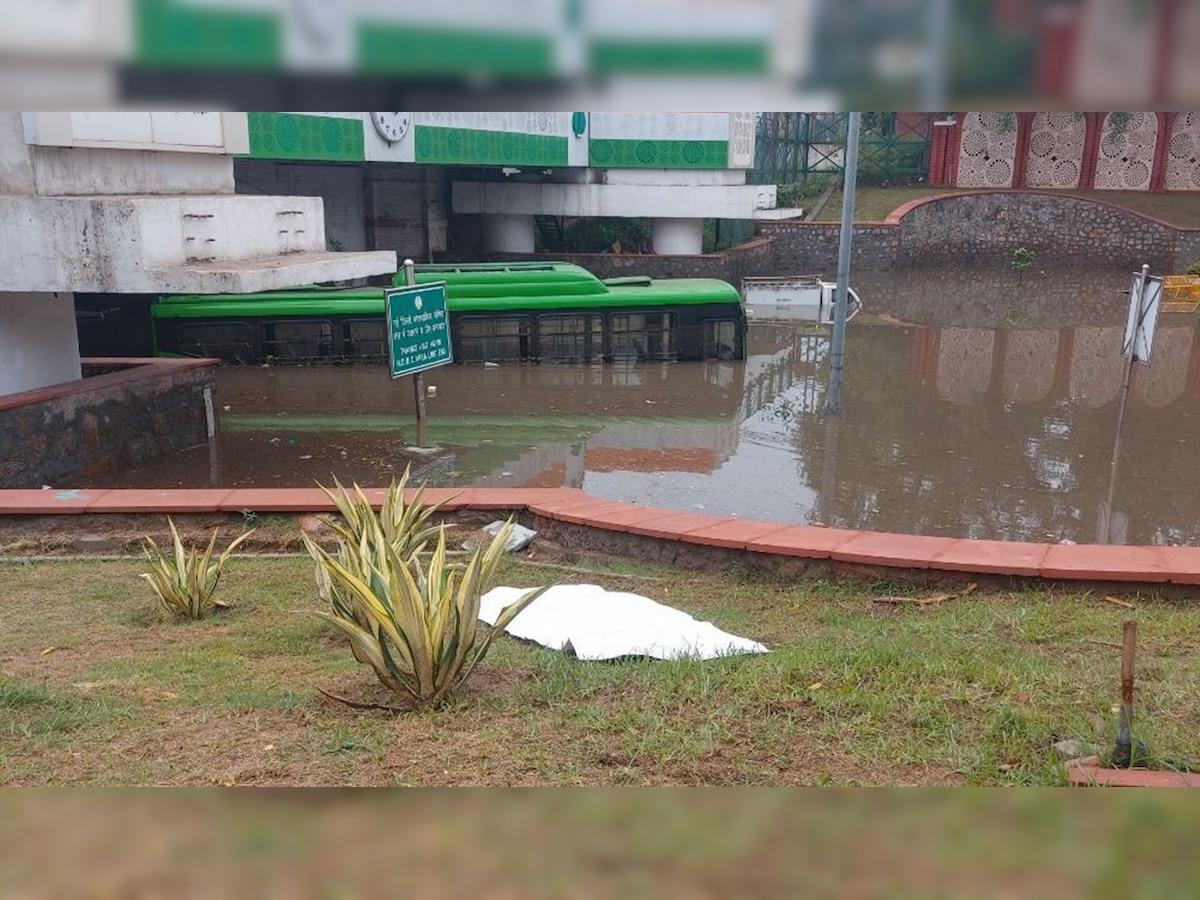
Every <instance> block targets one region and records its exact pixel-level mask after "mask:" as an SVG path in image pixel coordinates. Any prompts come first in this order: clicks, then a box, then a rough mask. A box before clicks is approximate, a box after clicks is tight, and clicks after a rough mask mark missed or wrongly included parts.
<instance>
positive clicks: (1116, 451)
mask: <svg viewBox="0 0 1200 900" xmlns="http://www.w3.org/2000/svg"><path fill="white" fill-rule="evenodd" d="M1149 277H1150V266H1149V265H1144V266H1142V277H1141V278H1139V279H1138V284H1137V292H1136V293H1137V296H1134V297H1130V298H1129V303H1130V305H1131V306H1136V309H1137V312H1136V314H1135V317H1134V328H1133V332H1132V334H1131V335H1130V339H1129V348H1128V352H1127V353H1126V354H1125V374H1124V375H1123V376H1122V378H1121V405H1120V407H1119V408H1118V410H1117V436H1116V438H1115V439H1114V440H1113V456H1112V468H1111V469H1110V470H1109V475H1108V499H1107V500H1106V501H1105V506H1104V508H1105V513H1106V515H1105V516H1104V517H1102V518H1104V519H1106V522H1105V526H1106V529H1105V530H1107V531H1109V533H1110V534H1111V530H1112V525H1111V523H1112V519H1113V508H1112V505H1113V497H1114V496H1115V494H1116V492H1117V463H1118V462H1119V461H1120V459H1121V428H1122V427H1123V426H1124V424H1125V403H1126V401H1127V400H1129V382H1130V379H1131V378H1132V376H1133V348H1134V345H1135V344H1136V343H1137V333H1138V319H1139V318H1140V317H1141V314H1142V297H1143V296H1144V295H1145V293H1146V279H1147V278H1149ZM1104 541H1105V543H1109V542H1110V541H1111V538H1110V536H1109V535H1105V537H1104Z"/></svg>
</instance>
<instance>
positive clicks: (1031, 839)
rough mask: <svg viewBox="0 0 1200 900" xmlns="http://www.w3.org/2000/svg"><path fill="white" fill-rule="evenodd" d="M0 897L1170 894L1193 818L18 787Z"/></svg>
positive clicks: (1166, 797) (977, 805)
mask: <svg viewBox="0 0 1200 900" xmlns="http://www.w3.org/2000/svg"><path fill="white" fill-rule="evenodd" d="M5 800H6V803H5V807H6V810H5V812H6V814H5V815H4V816H3V817H2V818H0V843H2V845H3V846H4V847H5V848H6V851H7V852H5V853H4V854H3V857H2V859H3V861H2V862H0V896H2V897H14V898H15V897H20V898H42V897H46V898H49V897H56V898H57V897H70V896H97V897H131V898H132V897H157V896H166V895H168V894H169V895H171V896H172V897H191V896H214V895H217V896H219V895H241V894H245V895H247V896H256V897H276V896H278V897H347V898H349V897H376V896H379V897H383V896H394V895H395V894H396V893H398V892H400V891H401V890H403V891H404V892H406V893H411V892H413V891H415V892H417V894H418V895H419V896H423V897H440V896H446V897H450V896H455V897H457V896H473V897H501V896H503V897H575V896H581V897H582V896H610V895H631V896H650V895H660V894H669V895H671V896H685V897H686V896H701V897H755V896H764V897H765V896H781V895H794V894H798V893H800V892H805V893H809V892H817V891H819V892H821V893H832V892H836V893H837V895H838V896H851V897H872V896H884V895H887V896H907V895H909V894H919V895H929V893H930V892H932V891H936V892H937V893H938V894H939V895H942V894H944V895H947V896H962V895H970V896H983V897H988V896H1018V895H1019V896H1031V895H1042V896H1076V895H1087V896H1108V895H1114V896H1115V895H1116V894H1115V893H1114V892H1117V893H1129V892H1132V891H1134V890H1136V892H1137V896H1139V897H1143V896H1159V895H1162V896H1167V895H1168V894H1170V895H1172V896H1174V895H1177V894H1178V890H1177V888H1180V887H1182V886H1183V885H1184V884H1186V882H1184V881H1183V879H1185V878H1187V876H1188V874H1189V872H1190V853H1189V851H1190V850H1191V845H1192V843H1193V842H1194V837H1195V834H1196V831H1197V824H1198V820H1200V812H1198V811H1197V807H1196V804H1195V803H1194V802H1193V798H1191V797H1189V796H1187V795H1186V794H1183V793H1180V792H1166V791H1160V792H1151V791H1138V790H1133V791H1130V790H1125V791H1121V790H1096V789H1076V790H1069V789H1066V790H1065V789H1015V790H1014V789H972V788H957V789H956V788H947V789H941V788H934V789H855V788H828V789H770V788H712V789H708V788H700V789H695V788H689V789H674V788H661V789H636V788H631V789H619V788H617V789H612V788H606V789H480V790H455V789H437V790H400V789H395V790H393V789H383V790H379V789H373V790H356V789H279V790H276V789H265V790H239V789H232V790H221V789H195V790H192V789H103V788H96V789H74V788H71V789H44V788H42V789H38V788H34V789H10V790H9V791H7V792H6V795H5Z"/></svg>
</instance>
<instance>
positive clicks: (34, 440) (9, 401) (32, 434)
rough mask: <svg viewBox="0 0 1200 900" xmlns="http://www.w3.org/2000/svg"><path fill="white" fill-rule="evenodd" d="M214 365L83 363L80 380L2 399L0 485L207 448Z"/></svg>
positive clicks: (39, 481)
mask: <svg viewBox="0 0 1200 900" xmlns="http://www.w3.org/2000/svg"><path fill="white" fill-rule="evenodd" d="M214 365H216V361H215V360H191V359H189V360H167V359H153V360H147V359H102V360H84V364H83V368H84V375H85V376H87V375H88V374H89V369H91V370H92V371H98V372H102V373H103V374H96V375H94V376H92V377H84V378H83V379H82V380H80V381H74V382H69V383H67V384H62V385H52V386H50V387H45V388H39V389H37V390H33V391H24V392H21V393H18V394H9V395H6V396H3V397H0V487H3V488H28V487H34V488H36V487H41V486H42V485H44V484H51V485H56V486H57V485H61V484H63V483H64V482H68V481H70V480H71V479H74V478H79V477H86V476H88V475H90V474H93V473H95V472H101V471H107V470H109V469H111V468H113V467H115V466H119V465H120V464H122V463H123V462H137V461H140V460H143V459H146V458H149V457H152V456H156V455H158V454H160V453H167V452H170V451H174V450H180V449H183V448H185V447H191V446H194V445H196V444H201V443H204V442H205V441H206V440H207V439H208V419H207V414H206V410H205V401H204V392H205V390H209V391H211V390H212V387H213V383H214V377H213V368H212V367H213V366H214Z"/></svg>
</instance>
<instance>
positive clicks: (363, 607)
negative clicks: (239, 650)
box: [304, 522, 545, 707]
mask: <svg viewBox="0 0 1200 900" xmlns="http://www.w3.org/2000/svg"><path fill="white" fill-rule="evenodd" d="M511 527H512V523H511V522H510V523H508V524H506V525H505V526H504V528H503V529H501V531H500V533H499V534H498V535H497V536H496V537H495V539H494V540H493V541H492V543H491V544H490V545H489V546H488V547H487V548H482V547H481V548H479V549H477V550H476V551H475V552H474V553H473V554H472V556H471V559H470V561H469V562H468V563H467V564H466V566H465V567H464V566H457V565H449V564H447V560H446V533H445V529H444V527H440V528H439V529H438V539H437V545H436V547H435V549H434V551H433V553H432V555H431V556H430V557H429V561H428V563H427V564H422V562H421V558H420V556H418V555H416V554H414V555H412V556H411V557H408V558H405V557H404V556H403V555H402V553H401V552H400V551H398V550H397V549H396V547H395V546H394V545H393V544H392V542H391V541H389V540H388V539H387V537H386V530H385V528H384V527H383V526H382V525H380V524H378V522H377V523H376V524H375V525H374V526H371V524H370V523H369V522H367V523H366V527H364V528H363V529H362V532H361V535H360V538H359V540H358V542H357V544H356V545H354V546H350V547H348V546H345V545H343V546H342V547H341V549H340V552H339V553H338V554H337V555H336V556H335V555H334V554H331V553H329V552H327V551H326V550H324V549H322V548H321V546H320V545H318V544H317V543H315V542H314V541H313V540H311V539H310V538H309V537H308V536H307V535H304V544H305V546H306V547H307V548H308V552H309V553H310V554H311V555H312V557H313V559H314V560H315V561H316V563H317V588H318V592H319V594H320V596H321V599H322V600H324V601H325V602H327V603H328V604H329V609H328V611H325V610H319V611H314V614H315V615H318V616H320V617H321V618H323V619H325V620H327V621H329V622H332V623H333V624H334V625H335V626H337V627H338V628H339V629H340V630H341V631H342V632H343V633H344V634H345V635H346V636H347V637H348V638H349V639H350V645H351V647H352V648H353V650H354V655H355V657H356V658H357V659H358V660H359V661H360V662H364V663H367V664H369V665H370V666H371V668H373V669H374V670H375V674H376V676H378V678H379V680H380V681H381V682H382V683H383V684H385V685H387V687H389V688H390V689H392V690H394V691H397V692H403V693H407V694H410V695H411V696H412V697H413V699H414V700H415V701H416V702H417V704H418V706H423V707H425V706H435V705H437V704H439V703H441V702H443V701H444V700H445V699H446V698H447V697H449V696H450V694H451V693H452V692H453V691H454V690H455V688H457V687H458V686H459V685H461V684H462V683H463V682H464V681H466V679H467V678H468V677H469V676H470V675H471V672H472V671H473V670H474V669H475V666H477V665H478V664H479V662H480V660H482V659H483V658H484V656H486V655H487V652H488V649H489V648H490V647H491V644H492V641H493V639H494V638H495V636H496V635H497V634H499V633H500V632H501V631H503V630H504V628H505V626H506V625H507V624H508V623H509V622H511V621H512V620H513V618H515V617H516V616H517V614H518V613H520V612H521V611H522V610H523V609H525V607H527V606H528V605H529V604H530V603H532V602H533V601H534V600H535V599H537V597H539V596H540V595H541V594H542V592H543V591H544V590H545V588H537V589H535V590H532V591H529V592H528V593H526V594H524V595H522V596H521V597H520V598H519V599H518V600H516V601H515V602H514V603H513V604H512V605H510V606H509V607H508V608H506V609H505V610H504V612H503V613H502V614H501V615H500V617H499V619H497V621H496V623H495V625H494V626H493V627H491V628H489V629H487V631H486V633H484V634H480V632H479V601H480V597H481V596H482V594H483V591H484V587H485V585H486V584H487V582H488V580H489V579H490V578H491V575H492V573H493V572H494V570H495V568H496V564H497V563H498V562H499V561H500V557H501V555H502V554H503V553H504V542H505V540H506V539H507V537H508V534H509V532H510V531H511Z"/></svg>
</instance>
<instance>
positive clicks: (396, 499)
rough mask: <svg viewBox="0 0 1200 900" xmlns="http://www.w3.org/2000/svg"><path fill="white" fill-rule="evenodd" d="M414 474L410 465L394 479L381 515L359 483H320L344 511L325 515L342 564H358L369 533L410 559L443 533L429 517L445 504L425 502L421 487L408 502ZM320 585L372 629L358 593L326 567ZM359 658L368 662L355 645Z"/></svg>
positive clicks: (331, 598) (320, 571) (333, 601)
mask: <svg viewBox="0 0 1200 900" xmlns="http://www.w3.org/2000/svg"><path fill="white" fill-rule="evenodd" d="M408 476H409V469H407V468H406V469H405V470H404V474H403V475H402V476H400V478H399V479H397V480H394V481H393V482H392V484H391V487H390V488H388V492H387V495H386V496H385V497H384V499H383V503H382V504H381V506H380V509H379V513H378V515H376V513H375V510H374V508H373V507H372V506H371V501H370V500H368V499H367V495H366V494H365V493H363V490H362V488H360V487H359V486H358V485H357V484H355V485H353V487H352V488H351V489H350V490H347V489H346V488H345V487H344V486H343V485H342V483H341V482H340V481H338V480H337V478H336V477H335V478H334V480H333V483H334V485H335V487H336V491H334V490H330V489H329V488H327V487H325V486H324V485H318V487H320V488H321V490H322V491H324V492H325V495H326V496H327V497H329V499H330V500H332V501H333V502H334V504H335V505H336V506H337V509H338V512H340V513H341V514H342V520H341V521H338V520H336V519H329V518H324V517H322V518H321V521H322V522H323V523H325V525H327V526H328V527H329V528H330V529H332V530H333V532H334V533H335V534H336V535H337V536H338V538H339V541H338V553H337V559H338V561H339V562H340V563H342V565H344V566H347V567H349V568H353V567H354V564H355V562H356V560H357V557H358V554H359V549H358V548H359V546H360V544H361V543H362V539H363V537H364V536H366V535H374V533H375V532H376V531H378V532H379V533H380V534H381V535H382V537H383V539H384V540H385V541H386V542H387V544H388V546H390V547H392V548H393V549H394V550H395V551H396V554H397V555H398V556H399V557H400V559H401V560H403V561H405V562H407V561H408V560H410V559H411V558H412V557H414V556H415V555H416V554H418V553H421V552H422V551H424V549H425V547H426V545H427V544H428V543H429V541H430V540H432V539H433V537H434V536H435V535H437V533H438V526H436V525H430V524H429V520H430V519H431V518H432V517H433V515H434V514H435V513H436V512H438V510H440V509H441V508H442V504H441V503H434V504H428V505H427V504H425V503H424V502H423V498H424V494H425V489H424V488H423V487H422V488H418V489H417V490H416V492H415V493H414V494H413V498H412V500H411V501H410V502H408V503H405V501H404V490H405V488H406V487H407V486H408ZM317 587H318V590H319V591H320V595H321V597H322V598H324V599H327V600H329V601H330V603H331V605H332V606H333V607H334V608H335V609H342V610H344V611H345V614H346V615H347V616H349V617H351V618H352V619H354V621H356V622H358V624H359V625H360V626H361V627H363V628H369V627H370V621H369V619H368V618H367V617H366V615H365V614H364V613H362V612H360V611H359V610H360V604H358V603H357V602H355V600H354V598H353V596H352V595H343V593H342V587H341V585H340V583H338V582H336V581H331V580H330V578H329V575H328V573H327V572H325V571H324V570H323V568H322V566H320V565H318V566H317ZM354 657H355V659H357V660H358V661H359V662H361V663H365V662H368V660H366V659H364V658H363V656H362V655H361V653H360V651H359V650H358V648H357V647H355V648H354Z"/></svg>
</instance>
